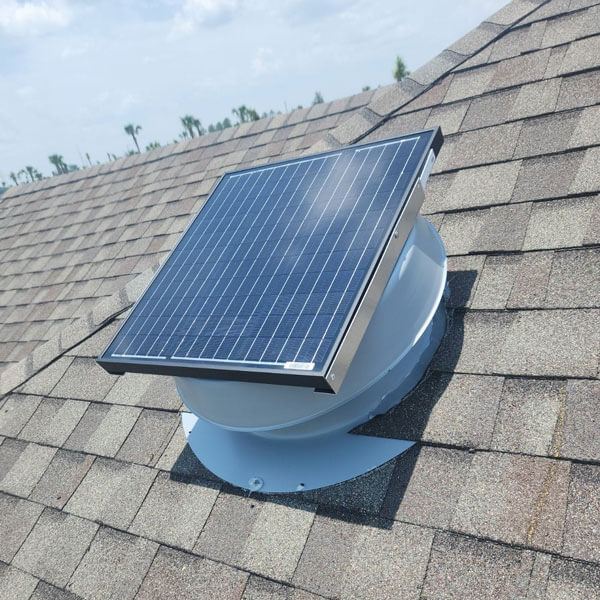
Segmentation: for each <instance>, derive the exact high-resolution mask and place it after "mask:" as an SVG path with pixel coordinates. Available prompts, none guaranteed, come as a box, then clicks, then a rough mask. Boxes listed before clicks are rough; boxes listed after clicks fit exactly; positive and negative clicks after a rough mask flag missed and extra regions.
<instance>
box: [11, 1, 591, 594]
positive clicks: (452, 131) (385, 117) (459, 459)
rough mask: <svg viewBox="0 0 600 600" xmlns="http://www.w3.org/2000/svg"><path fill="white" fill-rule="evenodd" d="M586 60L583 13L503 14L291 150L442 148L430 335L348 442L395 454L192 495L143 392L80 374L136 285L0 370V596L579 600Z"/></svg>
mask: <svg viewBox="0 0 600 600" xmlns="http://www.w3.org/2000/svg"><path fill="white" fill-rule="evenodd" d="M599 50H600V5H597V4H594V3H592V2H584V1H581V0H551V1H549V2H543V3H538V2H527V1H524V0H523V1H515V2H511V3H510V4H509V5H508V6H507V7H506V8H505V9H503V10H502V11H500V12H499V13H497V14H496V15H494V16H492V17H491V18H490V19H489V20H488V21H487V22H486V23H484V24H482V25H481V26H480V27H479V28H478V29H476V30H475V31H474V32H472V33H471V34H469V35H467V36H466V37H465V38H463V39H462V40H459V42H457V43H456V44H455V45H454V46H452V47H451V48H450V49H448V50H447V51H445V52H443V53H442V54H441V55H440V56H438V57H437V58H436V59H434V60H433V61H431V62H430V63H428V64H427V65H425V66H424V67H423V68H422V69H419V70H418V71H417V72H415V73H413V74H412V75H411V79H408V80H405V81H404V82H402V83H401V84H400V85H394V86H388V87H387V88H381V89H380V90H378V91H377V92H376V93H375V94H374V95H373V96H372V98H370V99H368V104H367V105H366V106H364V107H362V108H360V109H358V110H356V111H354V112H353V113H352V114H351V115H347V116H346V118H344V119H341V120H340V123H339V124H338V125H337V126H335V127H333V126H332V127H328V128H327V131H326V133H325V135H321V136H320V137H319V140H318V141H317V142H316V144H315V145H314V146H313V147H312V149H313V150H316V149H326V148H331V147H335V146H338V145H340V144H346V143H349V142H353V141H356V140H359V139H365V140H366V139H378V138H383V137H387V136H389V135H398V134H401V133H404V132H408V131H410V130H414V129H418V128H421V127H423V126H432V125H437V124H440V125H441V126H442V128H443V130H444V132H445V134H446V142H445V144H444V147H443V150H442V152H441V154H440V157H439V159H438V161H437V163H436V166H435V170H434V174H433V175H432V177H431V178H430V182H429V184H428V194H427V200H426V204H425V206H424V212H425V213H427V214H428V217H429V218H430V220H431V221H432V222H433V223H434V224H435V225H436V226H437V227H438V228H439V230H440V233H441V235H442V237H443V239H444V242H445V244H446V249H447V251H448V254H449V282H450V288H451V296H450V309H451V323H450V328H449V332H448V334H447V336H446V338H445V340H444V342H443V344H442V347H441V348H440V351H439V352H438V353H437V355H436V357H435V359H434V362H433V364H432V367H431V369H430V370H429V372H428V373H427V375H426V377H425V378H424V380H423V381H422V382H421V384H420V385H419V387H418V388H417V390H415V391H414V392H413V393H412V394H411V395H410V396H409V397H408V398H407V399H406V400H405V401H404V402H402V403H401V404H400V405H399V406H398V407H397V408H396V409H393V410H392V411H391V412H390V413H388V414H386V415H383V416H381V417H378V418H376V419H374V420H373V421H371V422H370V423H367V424H365V425H364V426H363V427H362V428H361V430H360V431H361V432H363V433H369V434H373V435H380V436H389V437H398V438H403V439H413V440H416V441H419V442H420V443H419V444H417V445H416V446H415V447H414V448H413V449H412V450H411V451H409V452H408V453H406V454H405V455H403V456H401V457H400V458H399V459H397V460H395V461H391V462H390V463H387V464H385V465H383V466H382V467H380V468H379V469H377V470H375V471H373V472H371V473H369V474H367V475H365V476H363V477H361V478H358V479H356V480H354V481H351V482H347V483H345V484H341V485H339V486H334V487H332V488H329V489H325V490H321V491H318V492H309V493H303V494H295V495H289V496H284V497H283V496H261V495H253V496H252V497H248V496H247V495H246V494H242V493H240V492H239V490H235V489H233V488H231V486H228V485H226V484H224V483H223V482H221V481H219V480H217V479H215V478H214V477H213V476H212V475H211V474H210V473H208V472H207V471H206V470H205V469H204V468H203V467H202V465H201V464H200V463H199V462H198V461H197V460H196V459H195V457H194V456H193V455H192V454H191V452H190V451H189V449H187V447H186V444H185V438H184V436H183V434H182V431H181V427H180V426H179V424H178V423H179V416H178V412H179V410H180V409H181V403H180V401H179V398H178V396H177V394H176V393H175V390H174V389H173V387H172V383H171V382H170V380H169V379H167V378H160V377H156V376H146V375H135V374H127V375H125V376H122V377H115V376H111V375H108V374H107V373H105V372H104V371H103V370H102V369H100V368H99V367H98V366H97V365H96V364H95V361H94V357H95V356H96V355H97V354H98V353H99V352H100V351H101V350H102V349H103V346H104V344H105V343H106V342H107V341H108V339H109V337H110V336H111V334H112V333H113V332H114V330H115V328H116V327H117V325H118V322H119V320H120V319H121V318H122V316H123V315H122V313H123V311H124V310H126V309H127V308H128V307H129V306H130V305H131V302H132V301H134V300H135V298H136V297H137V296H138V295H139V293H140V292H141V290H142V289H143V284H144V281H145V280H147V278H148V277H149V276H150V275H151V272H152V270H151V269H150V270H147V271H144V272H143V273H142V274H141V275H140V276H138V277H137V278H135V279H133V280H131V281H129V282H128V283H127V285H126V286H125V287H124V288H121V289H120V290H119V291H117V292H116V293H114V294H113V295H110V296H107V297H106V298H105V299H103V300H101V301H100V302H99V303H97V304H95V305H93V307H92V310H91V312H89V313H87V314H86V315H85V318H83V319H79V320H77V321H75V322H73V323H71V324H70V325H69V326H68V327H66V328H65V329H63V330H62V331H61V332H60V335H59V336H58V337H53V338H52V339H49V341H48V342H47V343H46V344H44V345H42V346H40V347H38V348H37V349H35V350H34V351H33V352H32V353H31V354H30V355H29V356H28V357H27V358H26V359H24V360H23V361H21V362H19V363H16V364H15V365H13V366H11V367H9V368H8V369H7V370H6V371H5V372H4V373H3V374H2V376H1V377H0V389H1V390H2V392H3V393H5V394H6V396H5V397H4V399H3V400H1V401H0V402H2V404H1V405H0V436H4V437H3V438H2V437H0V441H1V442H2V443H1V445H0V490H1V492H0V504H1V505H2V506H1V508H2V510H0V537H1V538H2V539H3V544H2V546H1V547H0V561H1V562H0V596H2V595H3V594H4V595H5V596H8V597H11V598H12V597H14V598H30V597H31V598H36V599H40V598H57V597H60V598H65V599H66V598H73V596H72V595H71V594H75V597H83V598H87V599H93V598H105V597H106V598H108V597H119V598H133V597H137V598H142V599H145V598H186V597H189V598H201V597H210V598H219V597H222V598H242V597H243V598H245V599H255V598H277V599H280V598H281V599H283V598H288V599H289V598H293V599H295V600H299V599H303V600H309V599H315V598H409V599H410V598H420V597H422V598H436V599H438V598H478V599H479V598H494V599H497V598H507V599H508V598H527V599H534V598H536V599H537V598H548V599H551V598H552V599H554V598H569V599H571V598H581V599H590V598H595V597H598V589H600V529H599V527H598V522H599V516H600V428H599V427H598V424H599V423H600V382H599V381H598V375H599V372H598V369H599V366H600V365H599V360H600V359H599V357H600V339H599V336H598V331H599V330H600V306H599V304H600V202H598V192H599V191H600V175H599V173H600V168H599V167H600V126H599V125H600V111H599V109H598V104H599V100H600V52H599ZM275 118H277V117H275ZM281 118H283V117H281ZM274 135H277V134H276V133H275V134H274ZM241 139H243V138H241ZM313 141H314V140H313ZM224 143H226V142H224ZM228 152H229V151H228ZM233 152H234V153H235V151H233ZM275 155H277V153H274V154H273V156H275ZM235 156H236V155H235V154H231V153H229V154H223V155H222V157H221V158H220V159H218V160H220V161H225V162H227V163H228V167H229V166H231V167H233V166H234V165H235V164H237V163H238V162H239V158H235ZM140 160H141V159H140ZM161 160H165V161H168V160H169V158H168V157H164V158H163V159H161ZM211 160H215V159H211ZM230 161H232V162H230ZM225 162H222V163H221V164H220V166H219V167H218V168H223V166H224V164H225ZM165 164H168V162H165ZM128 168H129V169H132V171H131V173H132V174H133V172H134V169H135V166H134V165H130V166H129V167H128ZM145 168H148V169H149V170H151V167H150V166H148V167H145ZM165 168H169V167H168V166H165ZM189 168H193V167H191V166H190V167H189ZM203 168H204V167H203ZM213 172H215V171H214V170H213ZM95 177H99V178H100V177H101V175H100V174H98V175H97V176H94V179H84V180H81V181H80V182H78V183H76V182H73V183H72V185H78V186H80V188H79V189H80V193H82V194H85V193H86V190H88V189H91V185H92V182H93V181H94V180H95ZM199 179H202V177H199ZM100 181H101V179H100ZM123 182H124V183H123V185H126V186H129V187H130V188H133V189H134V191H137V189H136V188H135V187H134V186H133V185H131V186H130V181H129V179H127V178H126V177H124V178H123ZM70 185H71V184H70ZM136 185H137V184H136ZM200 185H203V184H202V183H200ZM205 191H206V192H207V191H208V190H205ZM13 193H14V192H13ZM90 193H91V192H90ZM131 193H132V194H133V192H131ZM148 193H152V192H148ZM168 193H169V192H168V190H166V191H165V192H164V194H168ZM33 194H35V192H32V195H33ZM95 197H96V198H102V197H103V195H101V194H100V193H98V194H97V196H95ZM132 197H133V196H132ZM9 198H12V199H13V200H14V201H15V204H18V203H17V202H16V200H15V196H11V197H9ZM83 201H84V200H83ZM131 202H132V207H131V209H130V210H131V211H135V210H136V209H135V207H134V201H133V200H132V201H131ZM161 208H162V207H161ZM112 209H114V207H111V210H112ZM48 210H49V209H48ZM99 210H101V211H102V210H104V208H103V205H100V207H99ZM147 210H152V209H151V208H150V209H147ZM157 210H158V209H157ZM188 211H189V208H188ZM109 212H110V211H109ZM11 214H12V213H11ZM48 218H51V215H50V216H49V217H48ZM187 219H188V217H187V216H186V217H185V219H184V218H182V219H181V220H182V221H185V220H187ZM159 226H160V224H159V223H154V224H152V223H150V224H149V226H148V227H149V228H150V229H151V230H150V231H148V236H157V235H169V234H168V233H164V232H160V233H159V232H158V231H157V230H154V229H153V228H157V229H158V228H159ZM122 241H123V242H124V244H123V247H122V249H121V251H125V252H128V250H123V249H126V248H128V247H130V246H133V245H135V244H137V243H138V242H137V240H136V237H135V236H134V238H132V239H131V241H127V242H125V240H122ZM165 241H166V239H165ZM115 243H120V242H115ZM150 243H151V240H150ZM170 243H172V242H170ZM32 245H33V246H35V243H34V242H32ZM160 251H161V252H162V251H163V250H160ZM138 260H139V259H138ZM82 281H85V278H84V279H82ZM6 306H13V304H11V301H10V300H9V301H7V304H6ZM15 306H16V304H15ZM22 322H23V323H30V322H32V321H28V320H26V319H25V320H23V321H22ZM31 326H34V325H31ZM3 329H4V326H3ZM24 330H27V325H26V326H24ZM40 339H43V338H40ZM4 540H5V541H4ZM59 588H60V589H64V590H68V591H69V594H66V592H64V593H63V592H59V591H58V589H59ZM5 590H8V591H5ZM34 590H35V591H34ZM59 594H62V595H59Z"/></svg>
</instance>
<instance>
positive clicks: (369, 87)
mask: <svg viewBox="0 0 600 600" xmlns="http://www.w3.org/2000/svg"><path fill="white" fill-rule="evenodd" d="M370 89H371V86H370V85H363V89H362V91H363V92H368V91H369V90H370Z"/></svg>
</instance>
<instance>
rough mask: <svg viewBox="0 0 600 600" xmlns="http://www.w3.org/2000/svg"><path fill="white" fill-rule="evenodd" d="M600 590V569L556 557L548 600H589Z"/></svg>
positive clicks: (552, 568)
mask: <svg viewBox="0 0 600 600" xmlns="http://www.w3.org/2000/svg"><path fill="white" fill-rule="evenodd" d="M599 588H600V567H598V566H597V565H591V564H584V563H578V562H575V561H572V560H565V559H564V558H560V557H558V556H555V557H553V558H552V563H551V566H550V576H549V578H548V588H547V595H546V598H547V599H548V600H588V599H589V598H593V597H594V596H596V595H597V593H598V589H599Z"/></svg>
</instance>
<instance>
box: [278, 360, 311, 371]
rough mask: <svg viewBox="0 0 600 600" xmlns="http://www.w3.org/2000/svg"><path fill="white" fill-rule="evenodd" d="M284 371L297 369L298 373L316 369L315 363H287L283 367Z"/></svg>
mask: <svg viewBox="0 0 600 600" xmlns="http://www.w3.org/2000/svg"><path fill="white" fill-rule="evenodd" d="M283 368H284V369H297V370H298V371H312V370H313V369H314V368H315V363H307V362H291V361H290V362H286V363H285V364H284V365H283Z"/></svg>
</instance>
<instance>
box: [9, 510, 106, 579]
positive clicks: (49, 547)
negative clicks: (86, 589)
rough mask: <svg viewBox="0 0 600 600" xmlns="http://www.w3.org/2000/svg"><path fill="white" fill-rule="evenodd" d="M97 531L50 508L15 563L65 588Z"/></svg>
mask: <svg viewBox="0 0 600 600" xmlns="http://www.w3.org/2000/svg"><path fill="white" fill-rule="evenodd" d="M97 529H98V525H96V524H95V523H90V522H89V521H86V520H84V519H79V518H78V517H75V516H73V515H67V514H65V513H62V512H59V511H57V510H54V509H53V508H47V509H45V510H44V512H43V513H42V515H41V516H40V518H39V520H38V522H37V523H36V525H35V527H34V528H33V531H32V532H31V533H30V534H29V536H28V537H27V539H26V540H25V543H24V544H23V545H22V546H21V549H20V550H19V552H18V553H17V555H16V556H15V558H14V561H13V563H14V564H15V565H16V566H17V567H19V568H21V569H23V570H25V571H27V572H29V573H32V574H34V575H36V576H38V577H40V578H41V579H44V580H46V581H49V582H50V583H53V584H54V585H57V586H59V587H64V586H65V585H66V584H67V582H68V581H69V578H70V577H71V575H72V574H73V571H74V570H75V568H76V567H77V565H78V564H79V561H80V560H81V557H82V556H83V555H84V554H85V552H86V550H87V548H88V546H89V545H90V542H91V541H92V538H93V537H94V535H95V533H96V530H97Z"/></svg>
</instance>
